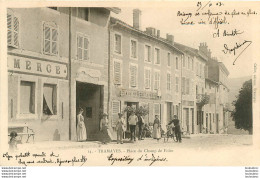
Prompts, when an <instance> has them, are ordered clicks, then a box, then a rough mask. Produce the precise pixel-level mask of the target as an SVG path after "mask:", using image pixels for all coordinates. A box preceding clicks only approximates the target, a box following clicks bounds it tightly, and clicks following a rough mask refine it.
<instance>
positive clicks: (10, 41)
mask: <svg viewBox="0 0 260 178" xmlns="http://www.w3.org/2000/svg"><path fill="white" fill-rule="evenodd" d="M7 45H8V46H12V47H15V48H18V47H19V19H18V17H16V16H15V15H14V14H12V13H8V14H7Z"/></svg>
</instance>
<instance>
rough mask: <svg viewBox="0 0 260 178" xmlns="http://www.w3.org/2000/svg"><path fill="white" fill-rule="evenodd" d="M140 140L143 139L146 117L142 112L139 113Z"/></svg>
mask: <svg viewBox="0 0 260 178" xmlns="http://www.w3.org/2000/svg"><path fill="white" fill-rule="evenodd" d="M137 123H138V131H139V132H138V133H139V135H138V140H143V126H144V118H143V116H142V115H141V114H138V122H137Z"/></svg>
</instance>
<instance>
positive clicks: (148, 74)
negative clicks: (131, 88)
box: [144, 69, 151, 89]
mask: <svg viewBox="0 0 260 178" xmlns="http://www.w3.org/2000/svg"><path fill="white" fill-rule="evenodd" d="M144 79H145V89H150V88H151V69H144Z"/></svg>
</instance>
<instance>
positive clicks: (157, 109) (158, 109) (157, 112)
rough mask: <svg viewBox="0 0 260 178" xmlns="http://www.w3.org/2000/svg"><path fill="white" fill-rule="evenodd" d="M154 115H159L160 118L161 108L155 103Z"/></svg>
mask: <svg viewBox="0 0 260 178" xmlns="http://www.w3.org/2000/svg"><path fill="white" fill-rule="evenodd" d="M154 115H158V116H159V118H160V115H161V108H160V104H159V103H154Z"/></svg>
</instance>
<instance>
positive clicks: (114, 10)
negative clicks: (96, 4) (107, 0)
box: [105, 7, 121, 14]
mask: <svg viewBox="0 0 260 178" xmlns="http://www.w3.org/2000/svg"><path fill="white" fill-rule="evenodd" d="M105 9H107V10H110V11H112V12H114V13H116V14H119V13H120V12H121V9H120V8H118V7H105Z"/></svg>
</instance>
